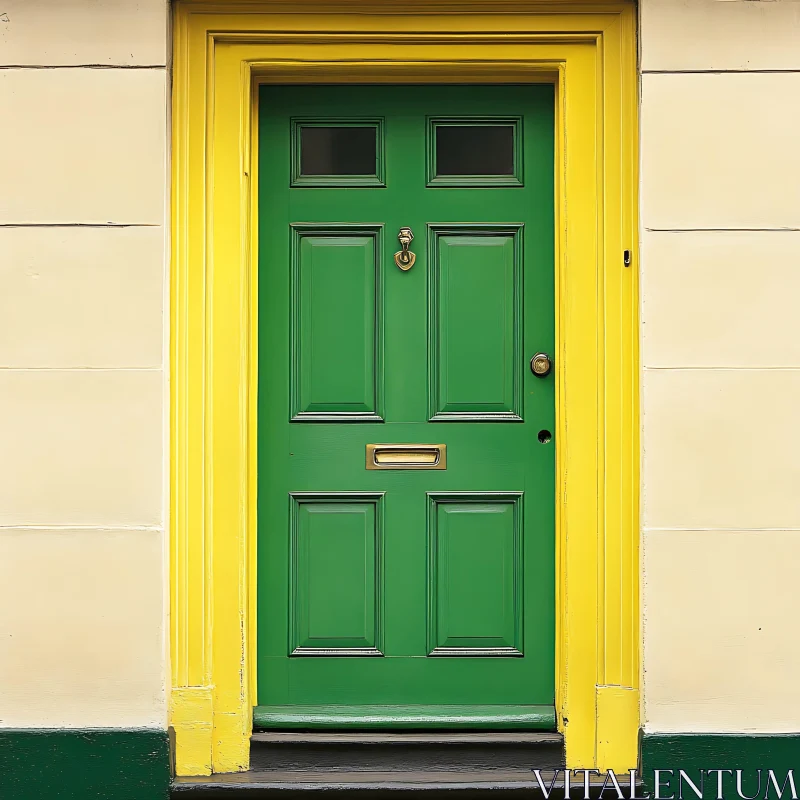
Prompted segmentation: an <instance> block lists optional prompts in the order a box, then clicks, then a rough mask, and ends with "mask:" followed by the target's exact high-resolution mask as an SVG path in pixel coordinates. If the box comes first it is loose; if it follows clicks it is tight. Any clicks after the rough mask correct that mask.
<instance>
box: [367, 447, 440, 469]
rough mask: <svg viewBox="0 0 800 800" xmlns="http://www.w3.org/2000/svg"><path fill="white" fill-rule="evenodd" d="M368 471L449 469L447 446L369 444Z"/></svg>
mask: <svg viewBox="0 0 800 800" xmlns="http://www.w3.org/2000/svg"><path fill="white" fill-rule="evenodd" d="M367 469H447V445H446V444H368V445H367Z"/></svg>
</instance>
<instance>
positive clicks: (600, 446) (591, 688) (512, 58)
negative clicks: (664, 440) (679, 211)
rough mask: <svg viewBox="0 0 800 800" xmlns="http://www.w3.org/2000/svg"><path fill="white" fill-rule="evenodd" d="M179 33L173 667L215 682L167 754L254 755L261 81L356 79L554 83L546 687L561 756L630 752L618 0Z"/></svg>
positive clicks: (181, 680)
mask: <svg viewBox="0 0 800 800" xmlns="http://www.w3.org/2000/svg"><path fill="white" fill-rule="evenodd" d="M298 6H302V11H303V12H304V13H297V11H298ZM332 9H335V10H336V11H337V12H339V13H331V12H332ZM312 12H313V13H312ZM488 12H491V13H488ZM174 39H175V52H174V100H173V121H174V137H173V165H174V166H173V170H174V172H173V240H172V247H173V252H172V473H171V475H172V670H173V674H172V680H173V685H174V686H175V687H178V689H180V688H181V687H192V686H200V687H203V686H208V687H210V692H211V704H212V709H211V718H212V731H211V734H210V735H209V737H207V738H206V739H203V738H202V737H201V736H199V735H198V736H195V737H191V736H187V735H186V734H185V730H186V727H185V725H184V727H183V731H184V733H183V735H182V731H181V729H179V728H178V727H177V726H176V732H177V763H178V769H179V771H181V772H182V773H185V772H187V771H191V770H192V769H194V768H195V767H193V766H192V765H195V764H204V763H205V761H204V758H205V753H206V752H207V748H209V747H211V749H212V765H211V766H212V769H213V770H214V771H215V772H224V771H235V770H242V769H246V768H247V765H248V760H249V755H248V746H249V745H248V741H249V740H248V737H249V733H250V727H251V715H252V710H251V707H252V705H253V703H254V701H255V688H254V676H255V669H254V658H255V657H254V652H255V647H254V642H255V609H254V605H253V596H254V586H255V579H256V576H255V571H254V570H255V568H254V563H255V561H254V553H255V543H256V537H255V469H256V464H255V442H256V430H255V426H256V417H255V403H254V397H255V384H256V381H255V364H256V358H255V342H256V338H255V330H256V325H257V320H256V292H255V281H256V278H257V270H256V269H255V267H254V265H255V263H256V261H255V247H256V244H257V242H256V237H255V231H256V229H257V228H256V225H255V224H254V221H255V219H256V218H257V209H256V207H255V198H256V194H255V192H254V191H253V190H254V187H255V186H256V183H255V175H254V171H253V169H254V166H255V163H256V159H255V148H256V145H257V141H258V140H257V137H256V136H255V135H254V130H255V128H254V125H255V118H256V115H255V110H256V97H257V95H256V93H255V87H256V86H257V84H258V83H259V82H269V81H272V82H282V83H287V82H306V83H308V82H311V83H321V82H332V83H347V82H349V81H353V80H358V81H359V82H365V83H369V82H377V83H381V82H383V83H391V82H397V83H409V82H433V81H436V82H480V81H485V82H515V83H518V82H532V81H537V82H541V81H549V82H552V83H554V84H555V86H556V98H557V99H556V125H557V131H556V141H557V155H556V159H557V163H556V167H557V169H556V173H557V187H556V188H557V197H558V204H557V219H558V223H557V265H556V268H557V280H556V286H557V290H556V294H557V297H556V305H557V308H556V311H557V315H556V316H557V331H556V339H557V352H556V358H555V363H556V369H557V375H558V381H557V406H558V430H557V438H556V441H558V443H559V448H558V464H557V471H558V496H557V539H558V541H557V564H556V568H557V570H558V575H559V581H558V592H557V594H558V596H557V664H556V674H557V685H556V705H557V710H558V715H559V725H560V727H561V729H562V730H563V731H564V734H565V738H566V747H567V762H568V765H569V766H570V767H573V768H579V767H596V766H597V765H598V764H600V763H601V762H602V763H603V764H609V765H615V766H616V767H617V768H625V767H628V766H630V767H633V766H635V763H636V748H635V741H636V731H637V728H638V699H636V698H638V686H639V610H638V587H639V551H638V532H639V528H638V485H639V477H638V475H639V441H638V371H637V364H638V327H637V326H638V322H637V298H638V274H637V273H638V258H637V255H638V249H637V247H638V246H637V205H636V182H637V174H636V164H637V154H636V133H637V98H636V64H635V16H634V8H633V5H632V4H629V3H627V2H619V3H592V2H583V3H577V2H571V1H569V0H564V1H563V2H556V0H549V2H548V1H547V0H544V1H543V2H538V3H536V2H525V1H524V0H460V2H457V3H454V2H450V0H438V2H437V1H436V0H433V2H428V1H427V0H403V2H400V0H385V2H383V3H380V4H371V3H370V2H368V0H340V2H326V3H324V4H321V3H317V4H316V5H315V4H314V3H313V2H307V1H305V0H304V1H302V2H295V3H291V4H289V3H284V2H277V1H275V0H273V1H272V2H263V3H258V2H242V3H238V4H228V3H217V4H208V3H201V2H193V0H183V2H179V3H178V4H177V6H176V10H175V36H174ZM626 249H627V250H631V251H632V253H633V256H634V261H633V264H632V266H631V267H629V268H625V267H624V266H623V262H622V254H623V250H626ZM212 623H213V624H212ZM599 687H604V688H603V690H600V689H599ZM607 687H612V688H615V689H619V690H620V691H605V688H607ZM623 690H624V691H623ZM174 697H175V699H174V700H173V705H172V708H173V719H178V718H180V719H183V720H184V721H185V720H186V717H187V715H188V714H190V713H191V711H189V710H187V709H186V708H185V707H183V706H182V703H183V702H184V701H183V700H182V699H181V698H182V695H181V694H180V692H178V694H176V695H175V696H174ZM631 698H634V700H632V699H631ZM185 702H188V701H185ZM599 734H601V735H602V736H603V740H602V745H601V744H600V740H599Z"/></svg>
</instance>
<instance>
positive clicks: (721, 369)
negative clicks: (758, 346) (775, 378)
mask: <svg viewBox="0 0 800 800" xmlns="http://www.w3.org/2000/svg"><path fill="white" fill-rule="evenodd" d="M642 369H644V370H645V371H646V372H747V371H749V372H800V366H797V367H730V366H729V367H714V366H702V367H643V368H642Z"/></svg>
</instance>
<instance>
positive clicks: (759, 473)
mask: <svg viewBox="0 0 800 800" xmlns="http://www.w3.org/2000/svg"><path fill="white" fill-rule="evenodd" d="M640 9H641V63H642V71H643V74H642V83H641V86H642V119H641V158H642V170H641V225H642V258H641V267H642V365H643V401H642V402H643V421H644V437H643V441H644V455H643V493H644V503H643V525H644V533H643V539H644V547H643V550H644V578H643V615H644V621H643V624H644V676H643V677H644V712H645V728H646V730H648V731H651V732H655V731H661V732H668V731H676V732H693V731H702V732H748V731H756V732H765V733H766V732H785V731H800V682H798V680H797V675H796V665H797V663H798V661H800V647H799V646H798V643H797V637H796V636H795V635H794V630H795V628H796V626H797V619H798V618H800V588H798V582H797V580H796V578H795V576H794V569H795V565H796V564H797V563H798V560H799V559H800V492H798V488H797V487H798V486H800V459H798V457H797V453H798V452H800V418H799V417H798V413H797V405H798V397H800V314H798V312H797V298H798V297H800V150H799V149H798V147H797V141H798V130H800V105H798V102H797V101H798V98H800V3H797V2H791V0H775V1H774V2H752V1H751V0H728V1H727V2H726V1H724V0H641V4H640Z"/></svg>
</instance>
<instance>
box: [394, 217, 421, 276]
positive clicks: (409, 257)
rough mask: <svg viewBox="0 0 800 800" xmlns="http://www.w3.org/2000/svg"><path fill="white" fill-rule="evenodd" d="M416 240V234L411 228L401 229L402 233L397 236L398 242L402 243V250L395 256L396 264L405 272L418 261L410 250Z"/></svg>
mask: <svg viewBox="0 0 800 800" xmlns="http://www.w3.org/2000/svg"><path fill="white" fill-rule="evenodd" d="M413 240H414V232H413V231H412V230H411V228H400V233H398V234H397V241H398V242H400V247H401V248H402V250H400V251H399V252H397V253H395V254H394V263H395V264H397V266H398V267H400V269H402V270H403V272H406V271H407V270H410V269H411V267H413V266H414V262H415V261H416V260H417V257H416V255H414V253H412V252H411V251H410V250H409V249H408V248H409V246H410V245H411V242H412V241H413Z"/></svg>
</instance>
